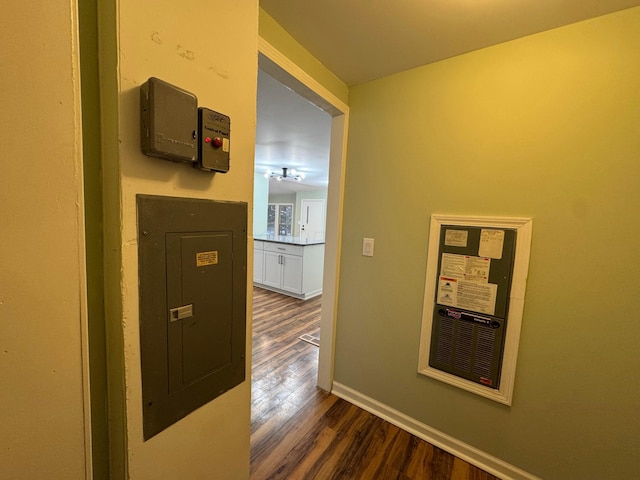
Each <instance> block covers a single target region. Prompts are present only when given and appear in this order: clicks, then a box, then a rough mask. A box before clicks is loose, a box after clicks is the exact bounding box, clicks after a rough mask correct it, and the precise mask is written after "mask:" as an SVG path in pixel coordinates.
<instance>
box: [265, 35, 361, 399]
mask: <svg viewBox="0 0 640 480" xmlns="http://www.w3.org/2000/svg"><path fill="white" fill-rule="evenodd" d="M258 68H259V69H260V70H263V71H264V72H266V73H268V74H269V75H270V76H271V77H273V78H275V79H276V80H278V81H279V82H280V83H282V84H283V85H285V86H287V87H289V88H290V89H292V90H293V91H295V92H296V93H298V94H299V95H301V96H302V97H304V98H306V99H307V100H309V101H310V102H311V103H313V104H314V105H316V106H317V107H319V108H321V109H322V110H324V111H325V112H327V113H328V114H329V115H331V117H332V119H331V146H330V151H329V187H328V190H327V210H326V216H325V219H326V222H325V250H324V274H323V280H322V304H321V308H322V313H321V316H320V335H321V341H320V347H319V348H320V351H319V358H318V383H317V384H318V387H320V388H321V389H323V390H325V391H328V392H330V391H331V389H332V387H333V371H334V351H335V335H336V328H335V327H336V317H337V305H338V287H339V275H340V254H341V242H340V239H341V237H342V215H343V201H344V178H345V173H344V172H345V166H346V154H347V129H348V126H349V107H348V105H347V104H346V103H344V102H343V101H342V100H340V99H339V98H338V97H336V96H335V95H334V94H333V93H331V92H330V91H329V90H327V89H326V88H325V87H324V86H323V85H321V84H320V83H319V82H318V81H316V80H315V79H314V78H313V77H311V75H309V74H308V73H306V72H305V71H304V70H302V69H301V68H300V67H299V66H298V65H296V64H295V63H294V62H293V61H291V60H290V59H289V58H288V57H286V56H285V55H284V54H283V53H282V52H280V51H279V50H278V49H276V48H275V47H274V46H273V45H271V44H270V43H269V42H268V41H266V40H265V39H264V38H262V37H260V36H259V37H258Z"/></svg>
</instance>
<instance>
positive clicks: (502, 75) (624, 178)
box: [335, 8, 640, 480]
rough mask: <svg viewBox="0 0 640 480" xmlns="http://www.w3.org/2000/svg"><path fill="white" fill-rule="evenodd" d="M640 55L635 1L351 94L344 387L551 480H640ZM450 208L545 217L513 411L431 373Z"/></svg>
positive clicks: (339, 350)
mask: <svg viewBox="0 0 640 480" xmlns="http://www.w3.org/2000/svg"><path fill="white" fill-rule="evenodd" d="M639 45H640V8H634V9H630V10H626V11H622V12H619V13H616V14H612V15H608V16H604V17H600V18H597V19H594V20H591V21H587V22H582V23H578V24H574V25H571V26H568V27H564V28H561V29H557V30H553V31H550V32H546V33H542V34H538V35H534V36H530V37H527V38H523V39H520V40H517V41H513V42H509V43H505V44H501V45H498V46H495V47H492V48H488V49H484V50H481V51H478V52H474V53H470V54H467V55H462V56H459V57H456V58H453V59H449V60H446V61H442V62H439V63H436V64H432V65H428V66H425V67H421V68H418V69H414V70H411V71H407V72H403V73H400V74H397V75H394V76H390V77H387V78H384V79H380V80H377V81H374V82H370V83H367V84H363V85H359V86H357V87H354V88H352V89H351V91H350V94H349V104H350V108H351V121H350V130H349V146H348V155H347V158H348V160H347V172H346V191H345V212H344V232H343V239H342V241H343V243H342V262H341V269H340V272H341V275H340V291H339V306H338V324H337V341H336V342H337V345H336V360H335V379H336V381H338V382H340V383H342V384H345V385H347V386H349V387H351V388H353V389H356V390H357V391H359V392H361V393H363V394H365V395H368V396H370V397H372V398H374V399H376V400H378V401H380V402H382V403H384V404H386V405H388V406H390V407H392V408H395V409H397V410H399V411H401V412H403V413H405V414H407V415H409V416H411V417H413V418H415V419H417V420H419V421H421V422H423V423H425V424H427V425H430V426H432V427H434V428H436V429H438V430H440V431H442V432H445V433H447V434H449V435H451V436H453V437H455V438H457V439H459V440H462V441H463V442H466V443H468V444H471V445H473V446H475V447H477V448H479V449H481V450H483V451H485V452H488V453H489V454H492V455H494V456H496V457H498V458H500V459H503V460H505V461H506V462H508V463H510V464H513V465H515V466H518V467H520V468H522V469H524V470H526V471H528V472H530V473H532V474H535V475H538V476H540V477H542V478H545V479H546V480H553V479H558V480H566V479H581V480H584V479H594V480H595V479H604V478H612V479H613V478H635V476H637V472H638V465H637V463H638V456H637V454H638V452H639V451H640V435H638V426H639V425H640V414H639V413H638V412H639V411H640V409H639V408H638V407H639V406H640V405H639V399H640V382H638V371H640V355H638V352H637V343H638V338H640V322H639V321H638V314H637V312H638V311H640V295H638V293H637V278H638V276H639V275H640V259H639V258H640V257H639V255H638V250H639V249H640V222H639V221H638V218H639V216H640V48H638V46H639ZM381 131H384V134H385V137H384V138H385V148H380V144H379V143H378V142H374V141H372V139H373V136H374V134H375V132H381ZM432 213H443V214H444V213H447V214H471V215H501V216H531V217H533V218H534V224H533V241H532V252H531V263H530V269H529V280H528V285H527V292H526V301H525V311H524V319H523V330H522V336H521V341H520V352H519V359H518V369H517V373H516V382H515V392H514V400H513V405H512V406H511V407H507V406H504V405H500V404H497V403H495V402H492V401H490V400H487V399H484V398H480V397H478V396H475V395H473V394H471V393H468V392H466V391H462V390H459V389H456V388H454V387H452V386H449V385H445V384H443V383H440V382H438V381H437V380H434V379H431V378H427V377H424V376H421V375H419V374H418V373H417V372H416V370H417V363H418V348H419V347H418V342H419V336H420V325H421V314H422V312H421V308H422V299H423V289H424V281H425V278H424V275H425V268H426V265H425V263H426V254H427V235H428V229H429V216H430V215H431V214H432ZM362 237H373V238H375V241H376V243H375V257H373V258H367V257H363V256H361V255H360V251H361V248H362V243H361V242H362Z"/></svg>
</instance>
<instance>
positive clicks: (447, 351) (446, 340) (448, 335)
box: [436, 318, 454, 365]
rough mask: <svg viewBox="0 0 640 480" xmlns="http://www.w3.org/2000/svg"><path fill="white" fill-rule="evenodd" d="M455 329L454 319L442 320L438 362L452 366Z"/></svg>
mask: <svg viewBox="0 0 640 480" xmlns="http://www.w3.org/2000/svg"><path fill="white" fill-rule="evenodd" d="M453 329H454V326H453V320H452V319H450V318H441V319H440V334H439V335H438V347H437V353H436V360H437V361H438V362H440V363H444V364H446V365H451V359H452V357H453Z"/></svg>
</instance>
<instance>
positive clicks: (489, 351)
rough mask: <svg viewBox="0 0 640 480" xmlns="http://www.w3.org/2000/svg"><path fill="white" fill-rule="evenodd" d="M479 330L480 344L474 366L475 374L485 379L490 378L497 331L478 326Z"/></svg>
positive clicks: (477, 346) (478, 344)
mask: <svg viewBox="0 0 640 480" xmlns="http://www.w3.org/2000/svg"><path fill="white" fill-rule="evenodd" d="M477 329H478V343H477V345H476V358H475V362H474V365H473V373H475V374H476V375H480V376H483V377H490V376H491V366H492V363H493V348H494V344H495V340H496V331H495V329H493V328H488V327H482V326H478V327H477Z"/></svg>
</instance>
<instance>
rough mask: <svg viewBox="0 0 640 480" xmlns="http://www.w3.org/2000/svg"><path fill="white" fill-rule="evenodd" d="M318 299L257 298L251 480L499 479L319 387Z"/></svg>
mask: <svg viewBox="0 0 640 480" xmlns="http://www.w3.org/2000/svg"><path fill="white" fill-rule="evenodd" d="M319 320H320V297H316V298H313V299H311V300H307V301H302V300H297V299H295V298H291V297H287V296H284V295H280V294H277V293H273V292H269V291H268V290H264V289H261V288H254V294H253V371H252V399H251V400H252V410H251V479H252V480H266V479H273V480H275V479H287V480H290V479H304V480H312V479H318V480H329V479H345V480H346V479H358V480H390V479H397V480H497V479H496V477H494V476H493V475H490V474H488V473H486V472H484V471H482V470H480V469H478V468H477V467H474V466H473V465H470V464H468V463H467V462H464V461H462V460H460V459H458V458H456V457H454V456H452V455H450V454H449V453H446V452H445V451H443V450H441V449H439V448H437V447H434V446H432V445H430V444H429V443H427V442H425V441H423V440H420V439H419V438H417V437H415V436H413V435H411V434H409V433H407V432H405V431H404V430H401V429H399V428H398V427H396V426H394V425H392V424H390V423H388V422H386V421H384V420H382V419H380V418H378V417H376V416H374V415H372V414H370V413H368V412H366V411H365V410H362V409H361V408H358V407H356V406H354V405H352V404H350V403H349V402H346V401H345V400H342V399H340V398H338V397H336V396H335V395H331V394H329V393H326V392H323V391H322V390H320V389H318V388H317V387H316V386H315V385H316V374H317V363H318V347H316V346H314V345H312V344H310V343H307V342H304V341H302V340H300V339H299V338H298V337H300V336H301V335H304V334H311V335H314V336H317V335H318V334H319V331H320V325H319Z"/></svg>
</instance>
